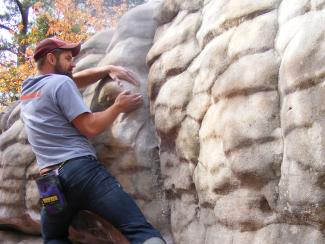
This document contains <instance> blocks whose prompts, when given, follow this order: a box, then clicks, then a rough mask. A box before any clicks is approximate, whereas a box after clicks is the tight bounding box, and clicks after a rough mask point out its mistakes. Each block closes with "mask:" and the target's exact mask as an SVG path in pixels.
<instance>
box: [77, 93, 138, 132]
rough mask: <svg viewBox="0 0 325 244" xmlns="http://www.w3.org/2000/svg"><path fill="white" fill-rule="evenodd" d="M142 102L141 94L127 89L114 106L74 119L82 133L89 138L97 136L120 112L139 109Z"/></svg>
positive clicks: (118, 97)
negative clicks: (131, 92) (132, 92)
mask: <svg viewBox="0 0 325 244" xmlns="http://www.w3.org/2000/svg"><path fill="white" fill-rule="evenodd" d="M141 104H142V96H141V95H140V94H138V93H137V94H130V93H128V92H126V91H124V92H122V93H121V94H119V95H118V96H117V98H116V100H115V102H114V104H113V105H112V106H110V107H109V108H107V109H106V110H104V111H102V112H96V113H83V114H81V115H79V116H77V117H76V118H75V119H74V120H72V123H73V125H74V126H75V127H76V128H77V129H78V130H79V131H80V133H81V134H82V135H84V136H86V137H88V138H90V137H93V136H96V135H97V134H99V133H101V132H103V131H104V130H105V129H106V128H107V127H108V126H110V125H111V124H112V123H113V122H114V120H115V119H116V118H117V116H118V115H119V114H120V113H126V112H130V111H133V110H135V109H137V108H138V107H139V106H140V105H141Z"/></svg>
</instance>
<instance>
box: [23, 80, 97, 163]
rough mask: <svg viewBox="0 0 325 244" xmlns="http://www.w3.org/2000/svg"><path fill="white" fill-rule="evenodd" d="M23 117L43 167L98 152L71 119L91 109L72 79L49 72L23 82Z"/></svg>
mask: <svg viewBox="0 0 325 244" xmlns="http://www.w3.org/2000/svg"><path fill="white" fill-rule="evenodd" d="M21 101H22V107H21V117H22V119H23V122H24V123H25V128H26V131H27V136H28V141H29V143H30V144H31V145H32V149H33V152H34V153H35V155H36V159H37V165H38V167H39V169H42V168H45V167H48V166H50V165H55V164H58V163H60V162H63V161H65V160H68V159H71V158H76V157H80V156H85V155H93V156H95V157H96V152H95V150H94V148H93V146H92V145H91V144H90V142H89V141H88V139H87V138H86V137H85V136H83V135H82V134H80V132H79V130H78V129H77V128H75V127H74V126H73V124H72V123H71V121H72V120H73V119H75V118H76V117H77V116H78V115H80V114H82V113H89V112H91V111H90V110H89V108H88V107H87V106H86V105H85V104H84V102H83V100H82V96H81V94H80V92H79V90H78V88H77V86H76V84H75V83H74V81H73V80H72V79H70V78H69V77H68V76H65V75H57V74H48V75H40V76H35V77H30V78H28V79H27V80H25V81H24V82H23V85H22V96H21Z"/></svg>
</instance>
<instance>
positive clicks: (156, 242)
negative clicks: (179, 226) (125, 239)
mask: <svg viewBox="0 0 325 244" xmlns="http://www.w3.org/2000/svg"><path fill="white" fill-rule="evenodd" d="M143 244H166V242H165V241H164V240H162V239H161V238H159V237H151V238H149V239H148V240H146V241H145V242H144V243H143Z"/></svg>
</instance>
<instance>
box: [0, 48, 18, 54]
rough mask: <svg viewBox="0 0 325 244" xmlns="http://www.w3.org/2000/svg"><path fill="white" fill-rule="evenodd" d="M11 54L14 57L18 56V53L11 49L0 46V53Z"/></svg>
mask: <svg viewBox="0 0 325 244" xmlns="http://www.w3.org/2000/svg"><path fill="white" fill-rule="evenodd" d="M5 51H7V52H11V53H12V54H15V55H18V52H17V51H15V50H14V49H13V48H10V47H1V46H0V52H5Z"/></svg>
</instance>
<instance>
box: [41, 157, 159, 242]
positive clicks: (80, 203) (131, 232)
mask: <svg viewBox="0 0 325 244" xmlns="http://www.w3.org/2000/svg"><path fill="white" fill-rule="evenodd" d="M59 178H60V181H61V183H62V186H63V190H64V194H65V197H66V199H67V203H68V207H67V208H66V210H65V211H64V212H62V213H59V214H56V215H49V214H47V213H46V212H45V211H44V209H42V211H41V228H42V237H43V240H44V242H45V243H48V244H59V243H60V244H64V243H71V242H70V241H69V239H68V228H69V224H70V222H71V221H72V218H73V217H74V216H75V214H76V213H77V212H78V211H80V210H89V211H91V212H93V213H95V214H98V215H100V216H101V217H103V218H104V219H106V220H107V221H109V222H110V223H111V224H112V225H114V226H115V227H116V228H117V229H118V230H120V231H121V233H123V234H124V236H125V237H126V238H127V239H128V240H129V241H130V242H131V243H132V244H140V243H143V242H144V241H145V240H147V239H149V238H152V237H159V238H162V237H161V235H160V233H159V231H157V230H156V229H155V228H153V227H152V225H151V224H149V223H148V222H147V221H146V219H145V217H144V216H143V214H142V212H141V210H140V209H139V208H138V206H137V205H136V204H135V202H134V201H133V200H132V199H131V197H130V196H129V195H128V194H127V193H126V192H125V191H124V190H123V189H122V187H121V186H120V184H119V183H118V182H117V181H116V179H115V178H114V177H113V176H112V175H111V174H110V173H109V172H108V171H107V170H106V168H105V167H104V166H103V165H102V164H100V163H99V162H98V161H97V159H95V158H94V157H92V156H84V157H79V158H74V159H71V160H69V161H68V162H67V163H66V164H65V165H64V166H63V167H62V168H60V170H59Z"/></svg>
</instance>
